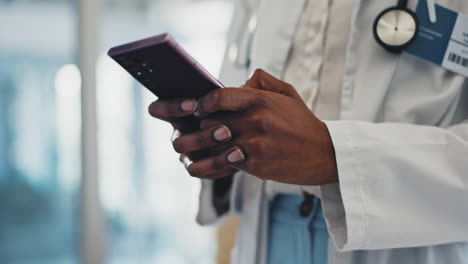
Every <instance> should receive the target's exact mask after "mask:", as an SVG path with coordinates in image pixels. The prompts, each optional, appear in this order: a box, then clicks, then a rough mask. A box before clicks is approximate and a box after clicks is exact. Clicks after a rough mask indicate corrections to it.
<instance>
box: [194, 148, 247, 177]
mask: <svg viewBox="0 0 468 264" xmlns="http://www.w3.org/2000/svg"><path fill="white" fill-rule="evenodd" d="M245 160H246V156H245V154H244V151H243V150H242V149H241V148H240V147H238V146H236V147H233V148H231V149H229V150H228V151H225V152H223V153H221V154H219V155H217V156H214V157H210V158H206V159H202V160H199V161H195V162H193V163H191V164H190V165H189V166H188V167H187V170H188V172H189V173H190V175H192V176H193V177H198V178H205V177H206V176H208V175H210V174H213V173H215V172H217V171H220V170H224V169H227V168H230V167H232V166H236V165H240V164H241V163H243V162H244V161H245Z"/></svg>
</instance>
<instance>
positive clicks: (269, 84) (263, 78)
mask: <svg viewBox="0 0 468 264" xmlns="http://www.w3.org/2000/svg"><path fill="white" fill-rule="evenodd" d="M244 86H248V87H250V88H254V89H259V90H265V91H270V92H274V93H279V94H283V95H286V96H289V97H295V98H300V96H299V94H298V93H297V92H296V89H294V87H293V86H291V85H290V84H288V83H285V82H283V81H281V80H279V79H276V78H275V77H274V76H272V75H271V74H269V73H267V72H266V71H264V70H261V69H257V70H256V71H255V72H254V74H253V75H252V77H251V78H250V79H249V80H248V81H247V82H246V83H245V84H244Z"/></svg>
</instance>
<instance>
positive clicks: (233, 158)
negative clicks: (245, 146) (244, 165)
mask: <svg viewBox="0 0 468 264" xmlns="http://www.w3.org/2000/svg"><path fill="white" fill-rule="evenodd" d="M244 159H245V156H244V153H242V151H241V150H240V149H236V150H234V151H233V152H231V153H229V154H228V156H227V160H228V162H229V163H237V162H239V161H242V160H244Z"/></svg>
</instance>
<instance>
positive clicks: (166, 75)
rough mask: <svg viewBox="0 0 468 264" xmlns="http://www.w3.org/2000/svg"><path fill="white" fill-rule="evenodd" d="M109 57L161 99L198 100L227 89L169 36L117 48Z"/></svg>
mask: <svg viewBox="0 0 468 264" xmlns="http://www.w3.org/2000/svg"><path fill="white" fill-rule="evenodd" d="M108 55H109V56H110V57H111V58H112V59H114V60H115V61H116V62H117V63H118V64H120V65H121V66H122V67H123V68H124V69H125V70H126V71H127V72H129V73H130V74H131V75H132V76H133V77H134V78H135V79H136V80H138V81H139V82H140V83H141V84H142V85H143V86H145V87H146V88H147V89H148V90H150V91H151V92H152V93H153V94H155V95H156V96H157V97H158V98H159V99H176V98H195V99H198V98H200V97H202V96H203V95H205V94H207V93H208V92H209V91H212V90H214V89H219V88H223V87H224V86H223V85H222V84H221V82H219V81H218V80H217V79H216V78H214V77H213V76H212V75H211V74H210V73H209V72H208V71H207V70H206V69H205V68H203V67H202V66H201V65H200V64H199V63H198V62H197V61H196V60H195V59H194V58H192V56H190V54H189V53H188V52H186V51H185V50H184V49H183V48H182V47H181V46H180V45H179V44H178V43H177V42H176V41H175V40H174V39H173V38H172V37H171V36H170V35H169V34H167V33H166V34H161V35H158V36H155V37H151V38H147V39H143V40H139V41H135V42H131V43H128V44H124V45H121V46H118V47H114V48H112V49H110V50H109V52H108Z"/></svg>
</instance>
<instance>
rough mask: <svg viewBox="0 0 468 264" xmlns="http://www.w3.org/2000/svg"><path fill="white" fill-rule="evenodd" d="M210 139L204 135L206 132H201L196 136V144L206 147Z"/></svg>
mask: <svg viewBox="0 0 468 264" xmlns="http://www.w3.org/2000/svg"><path fill="white" fill-rule="evenodd" d="M210 141H211V140H210V139H209V138H208V136H206V133H202V134H200V135H197V136H196V145H197V146H198V147H199V148H202V149H203V148H207V147H209V146H210Z"/></svg>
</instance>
